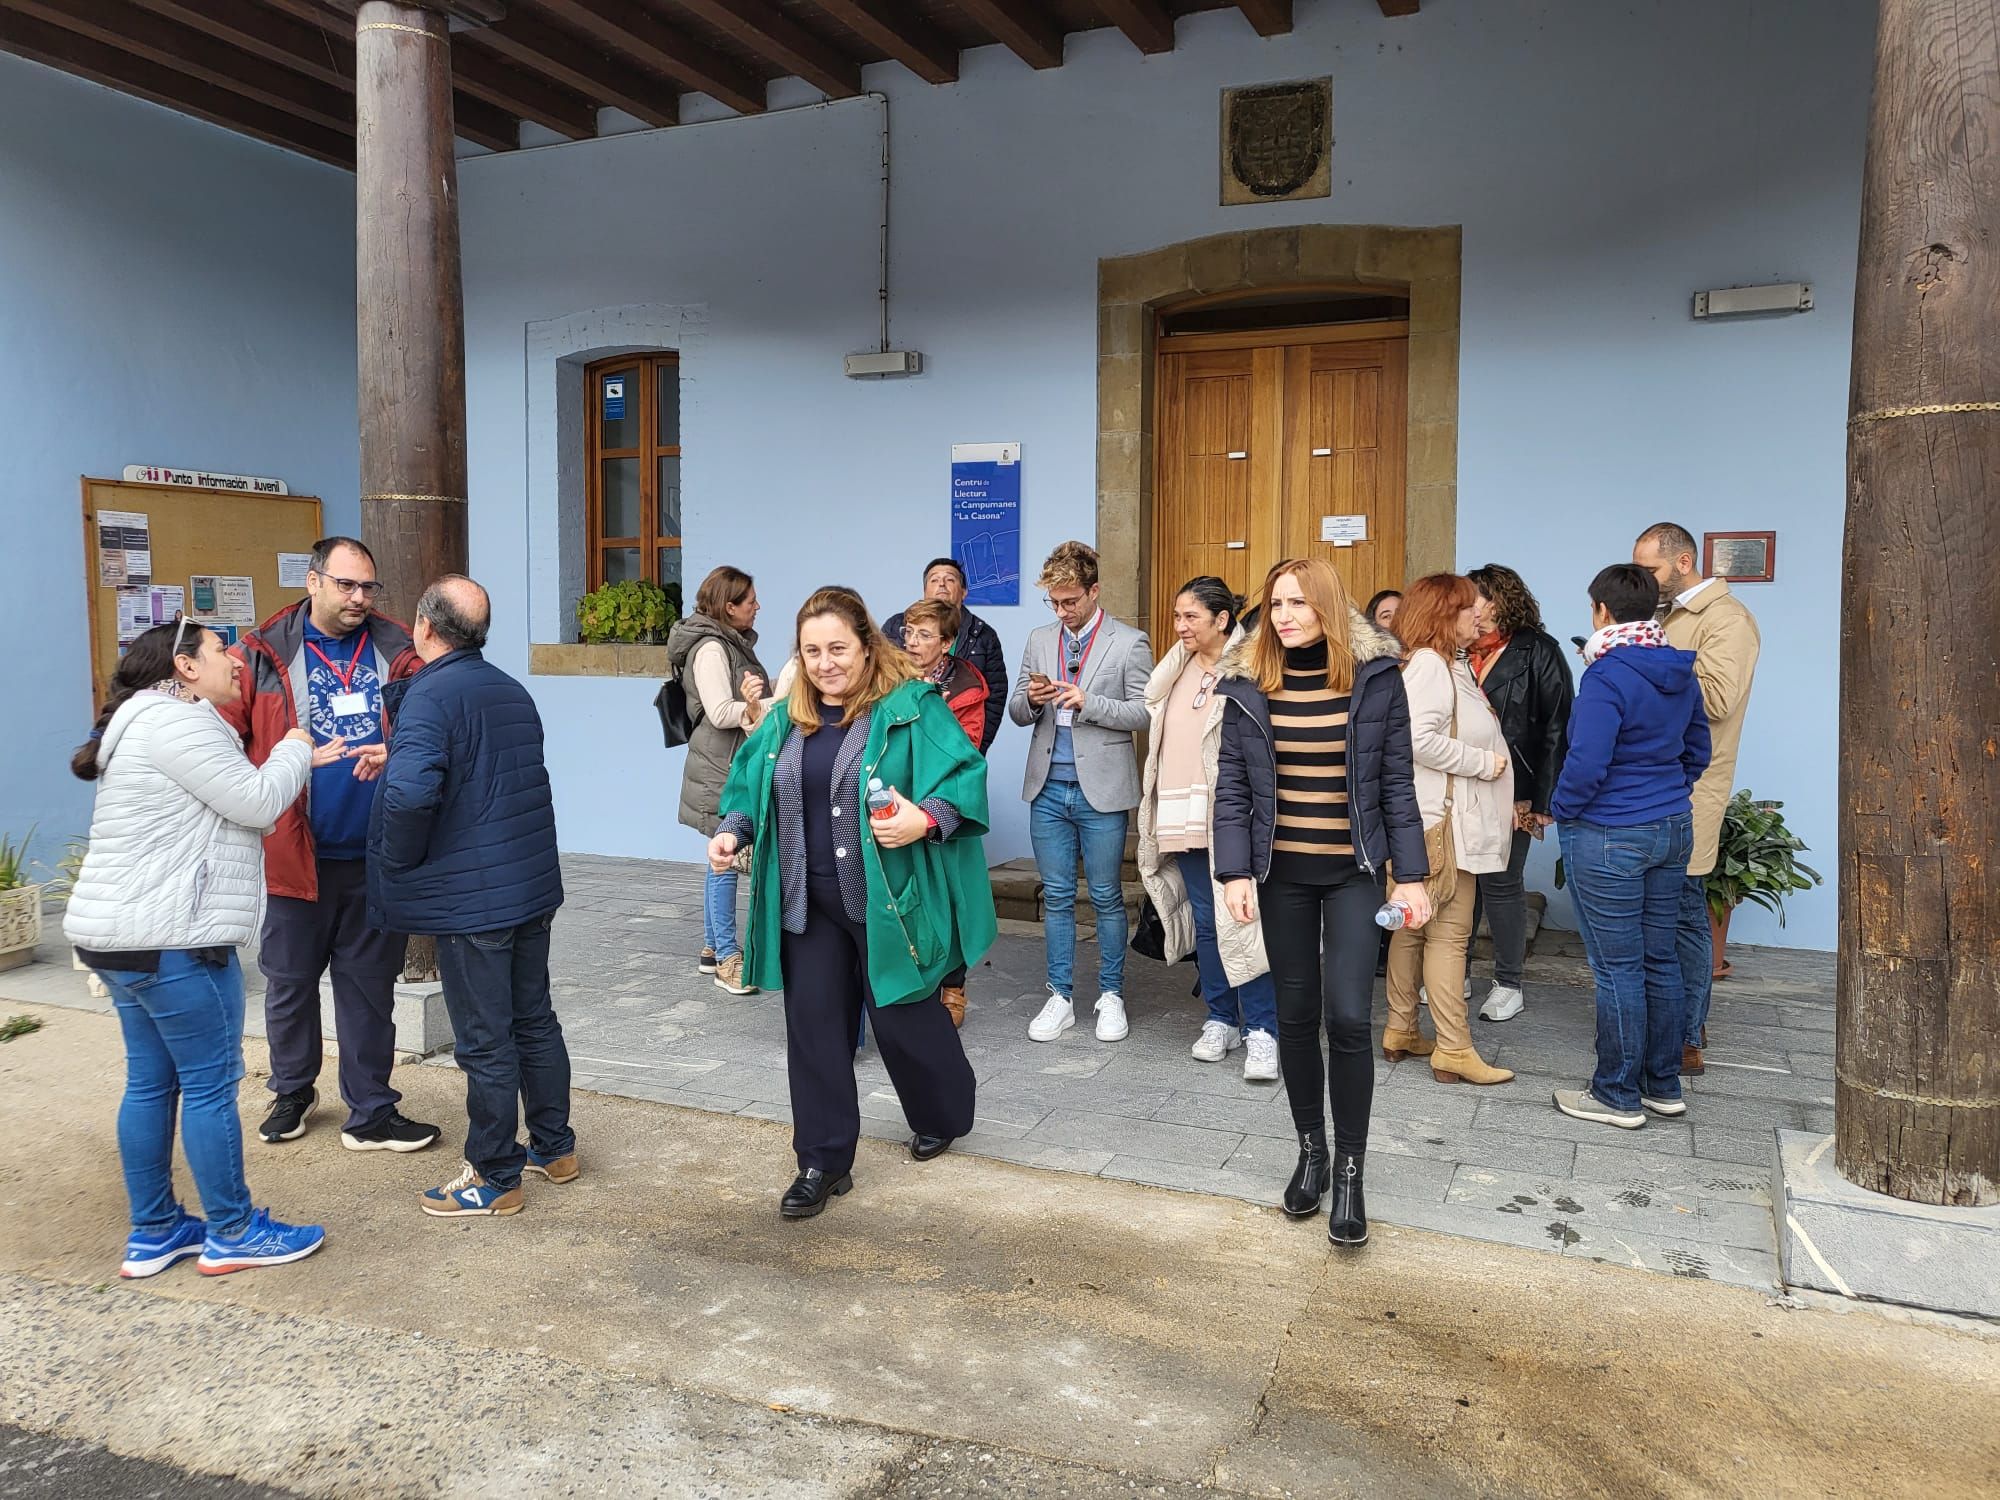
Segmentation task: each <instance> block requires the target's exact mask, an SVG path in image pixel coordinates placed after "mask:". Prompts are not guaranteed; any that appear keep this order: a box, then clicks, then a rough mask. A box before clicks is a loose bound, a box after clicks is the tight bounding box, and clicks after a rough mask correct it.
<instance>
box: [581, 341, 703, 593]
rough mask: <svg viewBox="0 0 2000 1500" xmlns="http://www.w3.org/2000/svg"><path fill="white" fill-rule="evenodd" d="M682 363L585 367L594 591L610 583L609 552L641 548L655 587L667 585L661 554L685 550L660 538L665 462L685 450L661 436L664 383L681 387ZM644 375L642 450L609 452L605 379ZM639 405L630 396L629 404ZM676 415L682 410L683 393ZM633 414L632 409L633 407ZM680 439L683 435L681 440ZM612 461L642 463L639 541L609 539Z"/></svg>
mask: <svg viewBox="0 0 2000 1500" xmlns="http://www.w3.org/2000/svg"><path fill="white" fill-rule="evenodd" d="M680 364H681V357H680V355H678V354H675V353H657V354H624V355H619V356H618V357H616V358H613V359H600V360H596V361H594V362H593V363H591V364H588V365H586V366H584V371H583V403H584V413H585V415H584V428H585V439H584V512H585V515H586V517H587V525H586V531H587V538H586V544H585V550H586V558H587V562H588V578H589V587H590V588H592V589H596V588H600V587H602V586H603V584H604V582H605V576H604V573H605V569H604V555H605V553H606V552H607V551H615V550H624V549H628V548H637V549H638V552H639V577H640V578H642V579H644V580H646V581H648V582H651V583H662V582H663V580H662V579H661V577H660V552H661V549H663V548H665V549H669V550H675V551H677V550H679V548H680V546H681V538H680V537H679V536H665V535H662V534H661V532H660V460H661V459H663V458H676V459H677V458H679V457H680V456H681V445H680V443H679V442H678V441H676V442H672V443H662V442H661V441H660V440H659V438H660V433H659V411H660V382H661V381H662V380H663V379H671V380H673V381H674V382H675V383H676V384H677V385H678V383H679V381H680ZM634 369H636V370H637V371H638V376H639V390H638V392H637V400H638V403H639V445H638V446H637V447H636V448H606V447H605V446H604V377H605V376H606V375H610V374H613V373H615V372H617V371H619V370H634ZM631 399H633V397H632V395H631V394H630V393H628V395H627V400H628V402H629V401H630V400H631ZM674 405H675V410H677V411H678V410H679V407H680V402H679V397H678V393H676V398H675V403H674ZM628 410H629V407H628ZM675 436H676V438H678V437H679V434H678V433H676V434H675ZM611 458H631V459H637V460H638V461H639V535H637V536H606V535H605V534H604V461H605V460H606V459H611ZM682 503H683V506H685V503H686V491H685V489H683V491H682Z"/></svg>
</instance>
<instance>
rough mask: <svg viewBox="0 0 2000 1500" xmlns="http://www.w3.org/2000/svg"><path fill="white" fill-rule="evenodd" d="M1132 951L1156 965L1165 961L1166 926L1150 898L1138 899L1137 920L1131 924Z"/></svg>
mask: <svg viewBox="0 0 2000 1500" xmlns="http://www.w3.org/2000/svg"><path fill="white" fill-rule="evenodd" d="M1132 951H1133V952H1134V953H1136V954H1138V955H1139V956H1140V957H1141V958H1150V959H1151V960H1152V961H1153V962H1154V963H1156V964H1163V963H1165V962H1166V961H1167V924H1166V923H1165V922H1162V921H1161V920H1160V909H1159V908H1158V907H1156V906H1155V905H1153V898H1152V897H1151V896H1142V897H1141V898H1140V899H1139V919H1138V920H1137V921H1136V922H1134V923H1133V924H1132Z"/></svg>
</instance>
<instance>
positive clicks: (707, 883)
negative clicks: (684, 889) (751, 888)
mask: <svg viewBox="0 0 2000 1500" xmlns="http://www.w3.org/2000/svg"><path fill="white" fill-rule="evenodd" d="M701 945H702V946H703V947H704V948H706V949H708V950H709V952H711V953H713V954H714V955H715V956H716V958H717V959H724V958H734V957H735V956H736V955H737V954H739V953H741V952H742V951H743V944H742V943H740V942H738V941H737V939H736V872H735V871H734V870H731V871H730V872H729V873H728V874H727V875H718V874H716V873H715V871H713V870H710V871H708V872H707V873H706V874H705V875H703V876H702V881H701Z"/></svg>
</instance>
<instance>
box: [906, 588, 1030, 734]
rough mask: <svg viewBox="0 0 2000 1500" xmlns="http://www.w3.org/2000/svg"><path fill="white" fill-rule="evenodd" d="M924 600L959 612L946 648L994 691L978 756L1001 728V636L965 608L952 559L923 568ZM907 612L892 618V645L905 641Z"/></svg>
mask: <svg viewBox="0 0 2000 1500" xmlns="http://www.w3.org/2000/svg"><path fill="white" fill-rule="evenodd" d="M924 597H925V598H926V599H942V600H944V602H945V603H947V604H949V605H951V606H952V607H953V608H955V609H956V610H957V611H958V635H957V636H956V637H955V638H953V640H952V641H951V642H950V643H949V644H948V645H947V646H946V647H945V649H946V650H947V651H949V652H950V653H951V654H952V655H953V656H955V657H957V658H958V659H959V660H960V661H969V662H971V663H972V665H973V666H975V667H977V668H978V669H979V675H980V676H981V677H984V678H985V679H986V681H987V684H988V685H989V686H990V687H991V688H992V689H993V691H992V692H990V693H989V694H987V697H986V707H985V709H984V710H983V712H984V714H985V716H986V720H985V722H986V732H985V733H984V734H982V735H980V736H979V753H980V754H981V755H984V754H985V753H986V752H987V751H988V750H991V749H992V748H993V736H994V734H995V732H996V731H997V730H998V729H999V728H1000V695H1001V693H1002V692H1004V691H1005V690H1006V686H1007V653H1006V652H1005V651H1003V650H1001V648H1000V635H999V633H998V632H997V631H995V630H994V628H993V627H992V626H991V625H988V624H987V623H986V622H985V621H984V620H982V619H980V618H979V616H978V615H975V614H974V613H973V612H972V611H971V610H969V609H967V608H966V607H965V569H964V568H962V567H960V566H959V565H958V560H957V559H956V558H951V557H934V558H932V559H931V560H930V561H929V562H927V563H925V564H924ZM904 613H905V612H903V611H899V612H898V613H896V614H893V615H891V616H890V617H889V619H888V622H887V623H886V624H884V625H883V627H882V634H884V635H885V636H887V637H888V638H889V639H890V640H892V641H900V640H902V639H903V627H904V625H905V624H906V623H907V622H906V621H905V620H904V619H903V614H904Z"/></svg>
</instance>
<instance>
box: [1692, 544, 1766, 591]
mask: <svg viewBox="0 0 2000 1500" xmlns="http://www.w3.org/2000/svg"><path fill="white" fill-rule="evenodd" d="M1777 561H1778V533H1777V532H1775V531H1705V532H1703V533H1702V537H1701V571H1702V575H1703V576H1704V577H1707V578H1726V579H1728V580H1729V581H1730V582H1731V583H1769V582H1770V581H1771V579H1772V577H1773V575H1774V573H1775V571H1776V567H1777Z"/></svg>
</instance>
